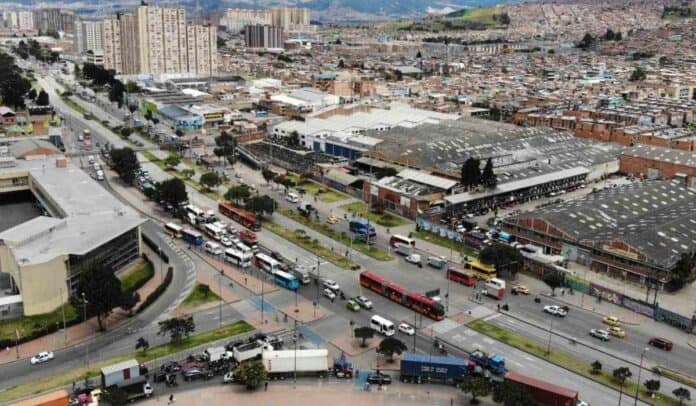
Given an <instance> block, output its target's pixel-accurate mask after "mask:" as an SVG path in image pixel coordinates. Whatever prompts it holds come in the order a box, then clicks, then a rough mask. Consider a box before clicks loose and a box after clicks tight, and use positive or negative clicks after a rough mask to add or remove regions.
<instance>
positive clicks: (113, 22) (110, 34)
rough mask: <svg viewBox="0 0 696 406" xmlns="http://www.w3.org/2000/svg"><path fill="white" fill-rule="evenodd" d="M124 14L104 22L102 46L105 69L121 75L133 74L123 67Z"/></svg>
mask: <svg viewBox="0 0 696 406" xmlns="http://www.w3.org/2000/svg"><path fill="white" fill-rule="evenodd" d="M122 18H123V15H122V14H117V15H116V17H114V18H106V19H104V20H103V21H102V44H103V52H104V68H106V69H109V70H114V71H116V72H120V73H131V72H129V70H128V69H124V66H123V46H122V41H121V19H122Z"/></svg>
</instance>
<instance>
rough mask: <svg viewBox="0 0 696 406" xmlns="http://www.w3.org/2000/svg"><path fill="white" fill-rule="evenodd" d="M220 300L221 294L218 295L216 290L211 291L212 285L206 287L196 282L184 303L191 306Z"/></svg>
mask: <svg viewBox="0 0 696 406" xmlns="http://www.w3.org/2000/svg"><path fill="white" fill-rule="evenodd" d="M219 301H220V296H218V295H217V294H216V293H215V292H213V291H211V290H210V287H208V288H207V289H206V288H205V287H203V285H201V284H200V283H196V284H195V285H194V286H193V290H191V293H189V295H188V296H186V299H184V302H183V304H184V305H186V306H189V307H198V306H200V305H203V304H206V303H210V302H219Z"/></svg>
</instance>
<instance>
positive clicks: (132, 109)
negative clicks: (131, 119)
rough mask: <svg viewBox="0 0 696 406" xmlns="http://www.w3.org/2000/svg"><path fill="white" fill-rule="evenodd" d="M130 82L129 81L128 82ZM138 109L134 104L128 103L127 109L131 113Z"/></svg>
mask: <svg viewBox="0 0 696 406" xmlns="http://www.w3.org/2000/svg"><path fill="white" fill-rule="evenodd" d="M129 83H130V82H129ZM137 109H138V106H136V105H135V104H129V105H128V111H130V113H131V114H133V113H135V111H136V110H137Z"/></svg>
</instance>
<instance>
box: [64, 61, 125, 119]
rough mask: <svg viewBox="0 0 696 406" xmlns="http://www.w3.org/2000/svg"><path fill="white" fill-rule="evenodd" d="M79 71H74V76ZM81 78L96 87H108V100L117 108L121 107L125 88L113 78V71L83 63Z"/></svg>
mask: <svg viewBox="0 0 696 406" xmlns="http://www.w3.org/2000/svg"><path fill="white" fill-rule="evenodd" d="M79 72H80V71H77V70H76V74H78V73H79ZM81 74H82V76H84V77H85V78H87V79H89V80H91V81H92V83H93V84H95V85H97V86H106V85H108V86H109V100H111V101H112V102H116V103H118V107H119V108H120V107H121V106H123V102H124V100H123V95H124V94H125V93H126V86H125V85H124V84H123V82H121V81H120V80H118V79H116V78H115V77H114V71H111V70H107V69H104V67H102V66H99V65H94V64H92V63H85V64H84V65H83V66H82V71H81Z"/></svg>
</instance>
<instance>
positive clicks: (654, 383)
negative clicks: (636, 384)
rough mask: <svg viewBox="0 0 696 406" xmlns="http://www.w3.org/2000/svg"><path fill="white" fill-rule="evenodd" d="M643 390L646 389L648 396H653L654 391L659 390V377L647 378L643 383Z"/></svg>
mask: <svg viewBox="0 0 696 406" xmlns="http://www.w3.org/2000/svg"><path fill="white" fill-rule="evenodd" d="M644 385H645V390H647V391H648V394H649V395H650V397H653V396H654V395H655V393H656V392H659V391H660V380H659V379H648V380H647V381H645V383H644Z"/></svg>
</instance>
